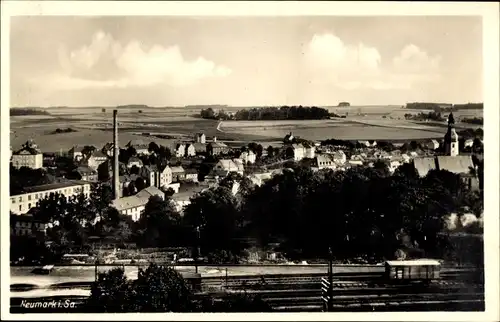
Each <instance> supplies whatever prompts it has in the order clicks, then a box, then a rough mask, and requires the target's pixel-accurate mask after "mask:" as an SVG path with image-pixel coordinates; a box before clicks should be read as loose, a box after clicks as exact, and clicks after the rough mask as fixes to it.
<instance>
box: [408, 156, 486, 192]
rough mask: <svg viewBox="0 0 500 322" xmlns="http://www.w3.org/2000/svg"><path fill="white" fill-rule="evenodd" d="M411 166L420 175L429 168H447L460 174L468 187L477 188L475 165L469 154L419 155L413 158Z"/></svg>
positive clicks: (424, 174)
mask: <svg viewBox="0 0 500 322" xmlns="http://www.w3.org/2000/svg"><path fill="white" fill-rule="evenodd" d="M412 164H413V166H414V167H415V169H416V170H417V172H418V174H419V175H420V176H421V177H424V176H426V175H427V173H429V171H431V170H448V171H450V172H452V173H455V174H458V175H460V177H461V178H462V180H463V181H464V183H466V184H467V186H468V187H469V189H471V190H478V189H479V179H478V178H477V176H476V175H475V174H474V172H475V166H474V162H473V160H472V157H471V156H469V155H457V156H449V155H445V156H436V157H421V158H415V159H413V163H412Z"/></svg>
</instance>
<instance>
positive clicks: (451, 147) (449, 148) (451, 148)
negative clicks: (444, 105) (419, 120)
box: [444, 113, 459, 157]
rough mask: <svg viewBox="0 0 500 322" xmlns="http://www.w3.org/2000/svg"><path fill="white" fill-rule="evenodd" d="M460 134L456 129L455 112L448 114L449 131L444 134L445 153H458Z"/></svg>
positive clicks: (455, 154)
mask: <svg viewBox="0 0 500 322" xmlns="http://www.w3.org/2000/svg"><path fill="white" fill-rule="evenodd" d="M458 152H459V151H458V134H457V132H456V131H455V118H454V117H453V113H450V115H449V116H448V131H447V132H446V134H445V136H444V153H445V154H446V155H449V156H452V157H454V156H457V155H458Z"/></svg>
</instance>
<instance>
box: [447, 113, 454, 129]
mask: <svg viewBox="0 0 500 322" xmlns="http://www.w3.org/2000/svg"><path fill="white" fill-rule="evenodd" d="M453 125H455V118H454V117H453V112H450V115H448V127H451V126H453Z"/></svg>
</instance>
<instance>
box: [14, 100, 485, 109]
mask: <svg viewBox="0 0 500 322" xmlns="http://www.w3.org/2000/svg"><path fill="white" fill-rule="evenodd" d="M342 102H347V101H342ZM347 103H349V102H347ZM408 103H427V104H451V105H463V104H484V102H465V103H464V102H461V103H444V102H430V101H412V102H406V103H404V104H368V105H361V104H359V105H357V104H350V105H349V106H338V105H313V104H306V105H305V104H277V105H271V104H269V105H267V104H264V105H251V104H250V105H229V104H188V105H184V106H175V105H164V106H161V105H157V106H153V105H147V104H120V105H108V106H104V105H103V106H97V105H96V106H90V105H89V106H69V105H53V106H11V107H10V108H11V109H15V108H40V109H48V108H75V109H78V108H105V109H107V108H110V109H113V108H129V107H134V106H144V107H146V108H190V107H216V106H220V107H232V108H258V107H282V106H303V107H312V106H316V107H339V108H348V107H398V106H406V104H408Z"/></svg>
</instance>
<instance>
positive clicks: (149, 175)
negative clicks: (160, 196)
mask: <svg viewBox="0 0 500 322" xmlns="http://www.w3.org/2000/svg"><path fill="white" fill-rule="evenodd" d="M159 173H160V171H159V170H158V167H157V166H156V165H145V166H143V167H142V168H141V169H140V170H139V175H140V176H141V177H142V178H144V179H145V180H146V184H147V185H148V186H155V187H156V177H157V176H159Z"/></svg>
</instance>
